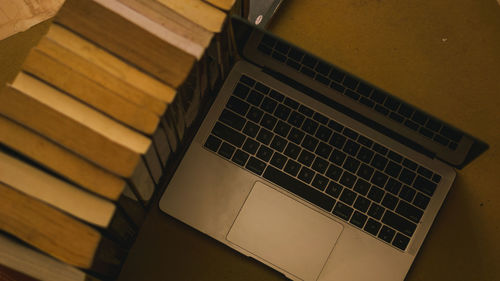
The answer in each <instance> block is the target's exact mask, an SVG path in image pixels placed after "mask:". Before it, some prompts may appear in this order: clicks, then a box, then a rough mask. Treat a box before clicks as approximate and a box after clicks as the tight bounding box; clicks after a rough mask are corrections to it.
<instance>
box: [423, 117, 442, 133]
mask: <svg viewBox="0 0 500 281" xmlns="http://www.w3.org/2000/svg"><path fill="white" fill-rule="evenodd" d="M441 126H442V125H441V123H440V122H438V121H437V120H435V119H433V118H429V121H427V124H425V127H426V128H427V129H430V130H432V131H434V132H439V130H440V129H441Z"/></svg>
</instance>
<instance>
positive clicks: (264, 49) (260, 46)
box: [257, 44, 273, 55]
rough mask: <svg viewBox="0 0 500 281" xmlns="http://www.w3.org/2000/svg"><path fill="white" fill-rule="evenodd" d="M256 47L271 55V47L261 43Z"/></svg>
mask: <svg viewBox="0 0 500 281" xmlns="http://www.w3.org/2000/svg"><path fill="white" fill-rule="evenodd" d="M257 49H259V51H261V52H263V53H264V54H266V55H271V53H272V52H273V50H272V49H271V48H269V47H268V46H266V45H263V44H260V45H259V47H257Z"/></svg>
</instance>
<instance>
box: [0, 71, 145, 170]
mask: <svg viewBox="0 0 500 281" xmlns="http://www.w3.org/2000/svg"><path fill="white" fill-rule="evenodd" d="M0 112H2V114H3V115H5V116H7V117H9V118H11V119H13V120H16V121H17V122H19V123H22V124H24V125H25V126H27V127H30V128H31V129H33V130H35V131H37V132H38V133H40V134H43V135H44V136H46V137H48V138H50V139H51V140H53V141H55V142H57V143H59V144H61V145H63V146H65V147H67V148H68V149H70V150H72V151H74V152H76V153H78V154H80V155H81V156H83V157H85V158H86V159H88V160H90V161H92V162H94V163H96V164H98V165H99V166H101V167H103V168H105V169H107V170H109V171H111V172H114V173H116V174H118V175H120V176H123V177H130V176H131V175H132V173H133V172H134V170H135V167H136V166H137V163H138V162H139V158H140V155H143V154H145V153H146V151H147V150H148V149H149V147H150V145H151V140H150V139H148V138H146V137H145V136H143V135H141V134H139V133H137V132H135V131H133V130H131V129H129V128H127V127H125V126H123V125H121V124H119V123H117V122H115V121H113V120H112V119H110V118H109V117H107V116H105V115H103V114H101V113H99V112H97V111H95V110H94V109H92V108H90V107H88V106H86V105H84V104H81V103H80V102H78V101H76V100H74V99H72V98H71V97H69V96H67V95H65V94H64V93H61V92H60V91H58V90H57V89H55V88H53V87H51V86H49V85H47V84H45V83H43V82H42V81H40V80H38V79H35V78H33V77H31V76H29V75H27V74H25V73H22V72H21V73H20V74H19V75H18V76H17V78H16V79H15V80H14V82H13V83H12V84H11V85H9V86H8V87H6V88H4V89H2V91H1V92H0Z"/></svg>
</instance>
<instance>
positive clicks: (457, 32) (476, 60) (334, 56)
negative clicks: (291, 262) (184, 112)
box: [119, 0, 500, 281]
mask: <svg viewBox="0 0 500 281" xmlns="http://www.w3.org/2000/svg"><path fill="white" fill-rule="evenodd" d="M271 29H272V31H274V32H275V33H277V34H278V35H280V36H282V37H284V38H285V39H287V40H290V41H291V42H293V43H295V44H297V45H299V46H301V47H303V48H305V49H308V50H310V51H311V52H313V53H315V54H317V55H319V56H321V57H323V58H325V59H327V60H328V61H330V62H332V63H334V64H336V65H339V66H341V67H343V68H345V69H346V70H347V71H349V72H351V73H354V74H356V75H358V76H359V77H362V78H364V79H366V80H368V81H371V82H372V83H373V84H375V85H378V86H379V87H381V88H383V89H386V90H388V91H389V92H391V93H393V94H394V95H396V96H398V97H401V98H403V99H404V100H406V101H408V102H410V103H412V104H414V105H416V106H418V107H420V108H422V109H423V110H425V111H428V112H430V113H432V114H434V115H436V116H438V117H440V118H442V119H444V120H447V121H448V122H450V123H451V124H453V125H455V126H457V127H459V128H461V129H464V130H465V131H466V132H469V133H470V134H472V135H474V136H477V137H479V138H480V139H482V140H484V141H486V142H487V143H489V144H490V146H491V148H490V150H489V151H487V152H486V153H485V155H483V156H482V157H480V158H479V159H477V160H476V161H474V162H473V163H471V164H470V165H469V166H467V167H466V168H465V169H463V170H461V171H458V177H457V179H456V181H455V183H454V185H453V187H452V189H451V191H450V193H449V195H448V198H447V200H446V202H445V204H444V206H443V208H442V209H441V211H440V213H439V215H438V217H437V219H436V221H435V223H434V225H433V227H432V229H431V231H430V233H429V235H428V237H427V239H426V241H425V243H424V245H423V247H422V248H421V251H420V253H419V255H418V256H417V258H416V260H415V262H414V264H413V267H412V269H411V270H410V273H409V274H408V276H407V278H406V280H407V281H424V280H425V281H428V280H442V281H444V280H450V281H451V280H453V281H460V280H485V281H488V280H500V268H499V267H498V266H497V265H498V264H500V255H499V254H498V253H500V243H499V242H498V238H497V237H498V234H499V232H500V204H499V197H500V186H499V185H500V184H499V183H500V175H499V173H498V169H499V168H500V165H499V164H500V149H499V146H498V145H499V144H500V129H499V127H500V125H499V124H500V117H499V114H498V108H499V107H500V6H499V5H498V3H497V2H496V1H495V0H476V1H451V0H437V1H423V0H420V1H411V3H410V2H408V3H407V2H406V1H397V0H379V1H368V0H309V1H299V0H295V1H293V0H289V1H286V2H285V4H284V5H283V7H282V8H281V10H280V11H279V13H278V15H277V17H276V20H275V21H274V24H273V25H272V26H271ZM282 279H283V277H281V276H280V275H279V274H277V273H276V272H274V271H272V270H270V269H268V268H266V267H265V266H263V265H261V264H259V263H257V262H255V261H252V260H249V259H247V258H246V257H243V256H242V255H240V254H238V253H236V252H234V251H232V250H231V249H228V248H227V247H226V246H224V245H221V244H220V243H217V242H215V241H214V240H212V239H211V238H209V237H207V236H205V235H203V234H201V233H199V232H197V231H195V230H193V229H191V228H189V227H187V226H186V225H183V224H181V223H179V222H177V221H176V220H174V219H172V218H170V217H168V216H167V215H164V214H163V213H161V212H160V211H159V210H158V208H157V207H156V206H155V207H154V208H153V210H152V211H151V213H150V214H149V217H148V219H147V221H146V223H145V224H144V227H143V229H142V230H141V233H140V235H139V237H138V240H137V243H136V244H135V246H134V248H133V249H132V251H131V253H130V255H129V258H128V260H127V263H126V264H125V267H124V269H123V271H122V274H121V276H120V279H119V280H122V281H125V280H238V281H239V280H282Z"/></svg>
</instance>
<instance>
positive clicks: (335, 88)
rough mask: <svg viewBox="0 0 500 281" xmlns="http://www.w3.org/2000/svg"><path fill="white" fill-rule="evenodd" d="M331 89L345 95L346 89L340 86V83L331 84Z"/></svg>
mask: <svg viewBox="0 0 500 281" xmlns="http://www.w3.org/2000/svg"><path fill="white" fill-rule="evenodd" d="M330 75H331V74H330ZM330 88H332V89H334V90H335V91H338V92H339V93H341V94H342V93H344V91H345V87H344V86H342V85H340V84H339V83H336V82H332V83H331V84H330Z"/></svg>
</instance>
